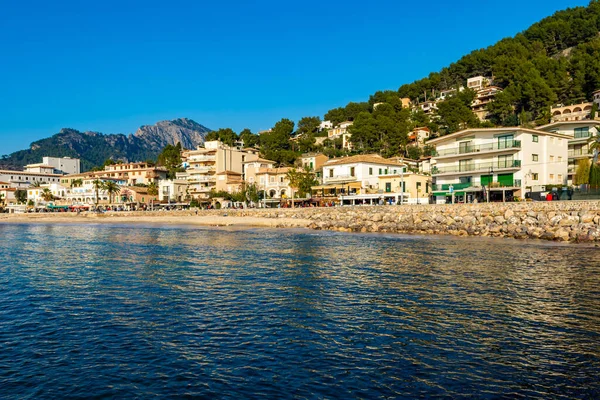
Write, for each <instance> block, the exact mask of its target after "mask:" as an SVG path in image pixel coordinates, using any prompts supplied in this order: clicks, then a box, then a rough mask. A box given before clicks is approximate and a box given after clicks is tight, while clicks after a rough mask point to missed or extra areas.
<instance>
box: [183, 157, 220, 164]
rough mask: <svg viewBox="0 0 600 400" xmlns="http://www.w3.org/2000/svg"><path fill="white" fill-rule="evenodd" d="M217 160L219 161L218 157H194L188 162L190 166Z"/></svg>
mask: <svg viewBox="0 0 600 400" xmlns="http://www.w3.org/2000/svg"><path fill="white" fill-rule="evenodd" d="M216 159H217V157H216V156H193V157H190V159H189V160H188V162H189V163H190V164H193V163H197V162H204V161H215V160H216Z"/></svg>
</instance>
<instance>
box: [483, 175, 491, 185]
mask: <svg viewBox="0 0 600 400" xmlns="http://www.w3.org/2000/svg"><path fill="white" fill-rule="evenodd" d="M491 181H492V175H481V186H487V185H489V184H490V182H491Z"/></svg>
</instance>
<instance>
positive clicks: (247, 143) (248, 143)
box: [240, 128, 260, 147]
mask: <svg viewBox="0 0 600 400" xmlns="http://www.w3.org/2000/svg"><path fill="white" fill-rule="evenodd" d="M240 140H242V141H243V142H244V147H256V146H258V145H259V142H260V138H259V137H258V135H255V134H254V133H252V131H250V129H248V128H245V129H243V130H242V131H241V132H240Z"/></svg>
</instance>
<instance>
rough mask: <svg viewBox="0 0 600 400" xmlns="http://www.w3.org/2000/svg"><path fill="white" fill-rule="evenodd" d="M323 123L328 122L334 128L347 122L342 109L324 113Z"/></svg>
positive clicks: (344, 111)
mask: <svg viewBox="0 0 600 400" xmlns="http://www.w3.org/2000/svg"><path fill="white" fill-rule="evenodd" d="M325 121H330V122H331V123H332V124H333V125H334V126H335V125H337V124H339V123H340V122H344V121H347V119H346V110H345V109H344V107H338V108H334V109H331V110H329V111H327V112H326V113H325Z"/></svg>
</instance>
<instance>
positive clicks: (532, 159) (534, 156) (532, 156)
mask: <svg viewBox="0 0 600 400" xmlns="http://www.w3.org/2000/svg"><path fill="white" fill-rule="evenodd" d="M538 159H539V157H538V155H537V154H532V155H531V161H537V160H538Z"/></svg>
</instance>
